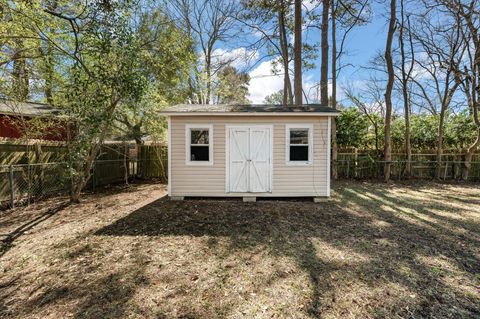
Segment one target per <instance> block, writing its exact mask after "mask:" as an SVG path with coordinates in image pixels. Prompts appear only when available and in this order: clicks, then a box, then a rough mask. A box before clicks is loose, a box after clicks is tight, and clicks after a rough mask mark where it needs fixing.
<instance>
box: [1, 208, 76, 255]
mask: <svg viewBox="0 0 480 319" xmlns="http://www.w3.org/2000/svg"><path fill="white" fill-rule="evenodd" d="M69 204H70V203H69V202H68V201H64V202H61V203H59V204H57V205H55V206H54V207H52V208H49V209H48V210H46V211H45V212H43V213H41V214H40V215H38V216H35V217H33V218H31V219H30V220H28V221H27V222H25V223H24V224H22V225H21V226H19V227H17V228H16V229H14V230H13V231H11V232H10V233H8V234H2V237H3V238H2V240H1V241H0V258H1V257H2V256H3V255H4V254H5V253H7V252H8V251H9V250H10V248H12V247H13V244H14V242H15V240H17V239H18V238H19V237H20V236H22V235H23V234H25V232H27V231H29V230H31V229H32V228H33V227H35V226H37V225H39V224H41V223H43V222H44V221H46V220H47V219H49V218H51V217H52V216H54V215H55V214H57V213H58V212H60V211H62V210H63V209H65V208H66V207H67V206H68V205H69Z"/></svg>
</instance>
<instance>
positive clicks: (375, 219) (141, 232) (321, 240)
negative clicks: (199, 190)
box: [0, 182, 480, 318]
mask: <svg viewBox="0 0 480 319" xmlns="http://www.w3.org/2000/svg"><path fill="white" fill-rule="evenodd" d="M164 195H165V186H163V185H133V186H131V187H130V188H128V189H120V188H119V189H113V190H109V191H106V192H105V193H102V194H94V195H87V196H85V197H84V200H83V202H82V203H81V204H79V205H73V206H65V205H63V201H64V199H62V198H55V199H51V200H49V201H47V202H43V203H39V204H37V205H36V206H31V207H28V208H24V209H17V210H13V211H7V212H0V234H1V236H2V237H1V238H0V239H2V240H3V244H2V247H1V250H0V317H5V318H6V317H8V318H26V317H27V318H66V317H74V318H117V317H127V318H315V317H322V318H480V186H479V185H478V184H477V185H474V184H471V185H456V184H449V185H445V184H435V183H417V182H415V183H411V184H389V185H387V184H382V183H360V182H358V183H357V182H339V183H336V185H335V197H334V199H333V200H332V201H330V202H328V203H320V204H314V203H311V202H307V201H303V202H302V201H288V202H274V201H261V202H257V203H243V202H241V201H219V200H215V201H205V200H194V201H193V200H192V201H183V202H172V201H168V200H166V199H165V198H162V197H163V196H164Z"/></svg>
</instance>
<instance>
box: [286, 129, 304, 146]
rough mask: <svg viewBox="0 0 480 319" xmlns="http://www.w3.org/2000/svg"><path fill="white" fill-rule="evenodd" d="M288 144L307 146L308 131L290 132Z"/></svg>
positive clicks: (297, 130) (293, 130)
mask: <svg viewBox="0 0 480 319" xmlns="http://www.w3.org/2000/svg"><path fill="white" fill-rule="evenodd" d="M290 144H308V129H306V128H305V129H292V130H290Z"/></svg>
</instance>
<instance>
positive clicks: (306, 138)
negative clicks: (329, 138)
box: [286, 125, 312, 164]
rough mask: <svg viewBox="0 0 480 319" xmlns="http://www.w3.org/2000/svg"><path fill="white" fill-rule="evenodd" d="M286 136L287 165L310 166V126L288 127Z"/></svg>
mask: <svg viewBox="0 0 480 319" xmlns="http://www.w3.org/2000/svg"><path fill="white" fill-rule="evenodd" d="M286 134H287V141H286V142H287V145H286V146H287V152H286V153H287V154H286V158H287V164H310V163H311V160H312V159H311V151H312V127H311V125H297V126H294V125H288V126H287V130H286Z"/></svg>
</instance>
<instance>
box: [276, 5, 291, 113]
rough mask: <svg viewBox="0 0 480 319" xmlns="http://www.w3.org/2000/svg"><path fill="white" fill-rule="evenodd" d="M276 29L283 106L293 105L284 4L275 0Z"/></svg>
mask: <svg viewBox="0 0 480 319" xmlns="http://www.w3.org/2000/svg"><path fill="white" fill-rule="evenodd" d="M277 7H278V27H279V31H280V32H279V33H280V49H281V50H282V62H283V68H284V75H283V105H288V104H289V105H293V94H292V83H291V81H290V70H289V67H288V60H289V59H288V43H287V33H286V29H285V4H284V2H283V1H281V0H277Z"/></svg>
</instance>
